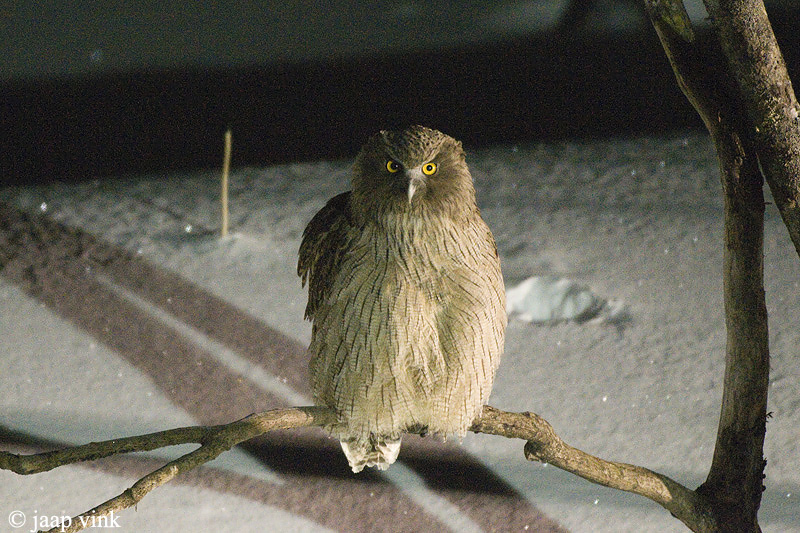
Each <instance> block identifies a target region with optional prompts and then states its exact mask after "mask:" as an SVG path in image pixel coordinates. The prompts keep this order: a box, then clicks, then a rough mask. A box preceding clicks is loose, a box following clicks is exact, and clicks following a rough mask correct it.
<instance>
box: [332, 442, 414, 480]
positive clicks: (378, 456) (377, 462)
mask: <svg viewBox="0 0 800 533" xmlns="http://www.w3.org/2000/svg"><path fill="white" fill-rule="evenodd" d="M340 443H341V444H342V450H343V451H344V454H345V456H346V457H347V462H348V463H350V468H352V469H353V472H354V473H358V472H361V471H362V470H364V467H365V466H374V467H376V468H377V469H378V470H386V469H387V468H389V465H391V464H392V463H394V462H395V461H396V460H397V454H398V453H400V438H397V439H393V438H390V437H382V436H377V435H370V436H369V440H367V441H363V440H357V439H348V440H343V441H340Z"/></svg>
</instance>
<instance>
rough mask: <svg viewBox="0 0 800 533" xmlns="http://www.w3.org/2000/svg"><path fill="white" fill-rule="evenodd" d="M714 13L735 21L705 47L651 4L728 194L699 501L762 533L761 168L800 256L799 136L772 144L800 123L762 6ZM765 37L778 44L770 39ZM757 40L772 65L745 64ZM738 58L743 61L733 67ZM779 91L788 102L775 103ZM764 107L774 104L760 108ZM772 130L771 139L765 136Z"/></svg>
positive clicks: (720, 22) (745, 4) (739, 2)
mask: <svg viewBox="0 0 800 533" xmlns="http://www.w3.org/2000/svg"><path fill="white" fill-rule="evenodd" d="M706 4H707V6H708V7H709V12H712V17H713V16H714V13H716V14H719V13H721V12H722V11H724V10H722V9H721V8H720V4H725V9H727V10H730V9H732V8H734V7H735V8H736V10H735V11H736V15H735V17H734V16H733V15H731V13H726V17H727V18H726V17H723V18H719V17H716V18H714V29H715V32H714V34H713V35H712V36H710V38H707V39H705V40H701V39H699V38H696V37H695V36H694V34H693V32H692V31H691V29H690V22H689V19H688V17H687V16H686V13H685V10H684V8H683V4H682V2H681V1H680V0H645V6H646V7H647V10H648V14H649V15H650V18H651V20H652V21H653V25H654V26H655V29H656V32H657V33H658V36H659V38H660V40H661V44H662V45H663V47H664V50H665V52H666V55H667V57H668V58H669V60H670V63H671V65H672V68H673V71H674V72H675V76H676V78H677V80H678V85H679V86H680V87H681V89H682V90H683V92H684V94H686V97H687V99H688V100H689V101H690V102H691V103H692V105H693V106H694V107H695V109H696V110H697V112H698V114H699V115H700V117H701V118H702V119H703V122H704V123H705V125H706V127H707V128H708V131H709V133H710V134H711V137H712V139H713V141H714V145H715V148H716V150H717V157H718V160H719V167H720V176H721V181H722V190H723V193H724V203H725V241H724V242H725V247H724V257H723V285H724V294H725V325H726V329H727V333H728V335H727V346H726V356H725V380H724V388H723V399H722V412H721V415H720V422H719V429H718V432H717V443H716V447H715V449H714V459H713V461H712V465H711V469H710V471H709V475H708V478H707V480H706V482H705V483H704V484H703V485H701V486H700V487H699V488H698V489H697V494H700V495H702V496H704V497H705V498H706V499H707V501H708V502H709V503H710V504H711V506H712V508H713V512H714V515H715V517H716V520H717V523H718V524H719V525H718V531H731V532H734V531H736V532H747V531H753V532H757V531H760V528H759V526H758V518H757V514H758V508H759V506H760V504H761V493H762V479H763V472H764V460H763V449H764V434H765V431H766V414H767V412H766V405H767V391H768V385H769V346H768V335H767V311H766V303H765V301H764V286H763V279H764V276H763V269H764V265H763V232H764V197H763V192H762V185H763V178H762V176H761V172H760V170H759V157H761V162H762V165H765V166H770V167H771V168H772V170H771V172H772V173H773V181H775V182H776V184H777V185H779V186H780V187H783V188H782V189H780V190H777V192H776V188H775V187H773V193H774V194H776V202H778V198H777V195H778V194H783V195H784V196H783V199H782V200H780V202H782V205H783V207H781V205H780V204H779V208H781V213H782V215H783V217H784V221H785V222H786V225H787V228H788V229H789V233H790V235H792V239H793V240H794V241H795V246H796V247H798V243H800V238H799V237H800V226H797V225H794V224H795V223H796V222H800V218H796V217H797V216H798V214H800V211H798V212H795V211H793V209H794V207H797V205H796V200H792V199H791V198H789V197H787V195H789V196H791V195H790V193H791V191H790V190H789V189H787V187H786V185H787V184H790V183H791V180H794V182H793V183H794V185H793V186H794V187H795V189H797V179H798V178H800V173H798V169H800V166H799V165H800V136H798V137H796V138H795V141H794V145H792V146H790V145H788V144H786V143H790V142H791V141H792V139H791V137H787V138H786V139H781V140H780V142H778V141H777V140H776V139H775V138H774V137H773V135H774V134H776V133H777V132H778V130H780V131H782V132H783V133H786V134H789V133H790V132H789V131H788V130H790V129H792V126H791V124H788V123H787V120H789V119H790V118H791V110H794V119H796V118H797V113H796V106H797V102H796V101H795V100H794V93H793V92H792V91H791V83H790V82H789V78H788V75H787V74H786V69H785V66H784V65H783V59H782V58H781V57H780V51H779V50H778V48H777V44H775V43H774V36H772V29H771V28H770V27H769V22H768V21H767V20H766V14H765V13H763V17H762V12H763V5H760V4H761V2H760V0H756V1H752V0H733V1H730V0H722V1H720V2H717V0H707V1H706ZM756 4H759V5H756ZM676 13H678V14H679V15H675V14H676ZM681 13H682V15H680V14H681ZM748 17H749V20H751V23H750V24H751V25H750V26H749V27H745V26H746V24H744V23H743V21H744V20H745V19H748ZM732 18H737V20H735V21H734V20H732ZM737 24H738V25H739V26H736V25H737ZM743 24H744V25H743ZM687 28H688V29H687ZM767 30H768V34H769V37H771V41H770V39H769V38H768V37H767V36H766V35H765V34H766V33H767ZM754 32H760V34H759V35H756V34H755V33H754ZM746 33H747V34H748V35H744V34H746ZM755 41H758V46H760V48H757V49H758V50H761V53H764V54H768V55H769V59H768V60H765V59H764V58H760V59H758V60H756V58H754V57H749V56H747V54H752V50H751V48H752V47H753V46H755V44H754V43H755ZM723 49H724V50H725V53H723ZM744 49H747V52H746V53H745V52H744ZM732 54H733V55H735V54H739V56H737V57H736V58H735V60H731V55H732ZM726 55H727V60H726ZM764 61H766V62H767V64H768V66H769V68H771V69H773V72H771V73H770V76H769V79H768V80H767V81H765V82H764V83H766V85H764V83H761V82H758V83H757V82H755V81H754V80H753V79H750V78H749V77H750V76H752V75H753V72H754V71H753V69H756V70H757V69H758V68H767V67H765V65H764ZM745 86H747V87H745ZM776 86H780V89H779V90H778V89H776ZM755 87H760V88H759V89H758V90H759V91H762V90H763V91H773V92H772V93H768V92H766V93H764V94H762V95H760V96H758V97H756V95H755V94H753V93H752V92H750V93H748V92H747V91H752V90H753V89H754V88H755ZM775 91H777V92H779V93H780V94H774V93H775ZM759 98H761V99H764V100H770V102H768V103H764V102H761V101H759ZM765 113H770V114H769V115H766V114H765ZM789 122H791V120H789ZM797 126H798V125H797V124H796V123H795V125H794V127H795V129H796V130H798V131H797V132H796V133H800V128H797ZM764 128H767V129H768V130H769V131H770V133H768V134H765V133H764V132H763V131H761V130H762V129H764ZM772 143H777V144H772ZM790 160H791V161H790ZM793 168H794V169H795V170H792V169H793ZM782 172H789V174H782ZM791 172H794V175H793V176H792V175H791ZM795 198H800V196H795ZM793 205H794V207H793ZM798 250H799V251H800V247H798Z"/></svg>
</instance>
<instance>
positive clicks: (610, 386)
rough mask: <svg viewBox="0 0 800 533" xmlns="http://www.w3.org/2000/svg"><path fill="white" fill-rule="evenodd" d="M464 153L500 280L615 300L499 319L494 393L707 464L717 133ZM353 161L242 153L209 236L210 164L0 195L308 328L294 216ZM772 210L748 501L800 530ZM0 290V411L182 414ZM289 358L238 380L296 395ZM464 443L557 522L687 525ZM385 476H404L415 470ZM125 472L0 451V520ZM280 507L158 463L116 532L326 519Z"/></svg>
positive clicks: (508, 449)
mask: <svg viewBox="0 0 800 533" xmlns="http://www.w3.org/2000/svg"><path fill="white" fill-rule="evenodd" d="M467 148H469V147H467ZM234 157H235V154H234ZM468 163H469V164H470V168H471V170H472V173H473V176H474V178H475V182H476V187H477V190H478V200H479V204H480V206H481V210H482V213H483V216H484V218H485V219H486V221H487V222H488V224H489V226H490V227H491V228H492V230H493V232H494V235H495V238H496V240H497V242H498V246H499V250H500V254H501V258H502V262H503V272H504V276H505V280H506V285H507V287H512V286H514V285H516V284H518V283H519V282H521V281H522V280H524V279H526V278H528V277H530V276H553V277H556V278H565V279H569V280H572V281H574V282H575V283H578V284H580V285H581V286H585V287H588V288H589V289H590V290H591V291H592V292H593V294H595V295H596V296H597V297H598V298H602V299H606V300H614V301H615V302H617V303H620V304H621V305H623V306H624V312H622V313H619V314H617V315H615V319H614V320H608V321H602V320H597V321H588V322H580V323H576V322H573V321H560V322H557V323H553V324H545V325H542V324H531V323H527V322H524V321H522V320H519V319H516V318H512V320H511V321H510V323H509V328H508V333H507V341H506V353H505V355H504V359H503V362H502V365H501V367H500V370H499V374H498V377H497V381H496V384H495V387H494V391H493V394H492V397H491V400H490V403H491V404H492V405H493V406H495V407H498V408H501V409H506V410H512V411H525V410H529V411H534V412H536V413H538V414H540V415H542V416H543V417H545V418H546V419H547V420H548V421H549V422H550V423H551V424H552V425H553V426H554V427H555V429H556V430H557V431H558V432H559V434H560V435H561V436H562V437H563V438H564V439H565V440H566V441H567V442H568V443H570V444H571V445H573V446H576V447H578V448H581V449H583V450H585V451H587V452H589V453H592V454H595V455H598V456H600V457H603V458H606V459H611V460H617V461H624V462H628V463H634V464H638V465H642V466H646V467H648V468H650V469H653V470H656V471H659V472H661V473H664V474H667V475H669V476H671V477H672V478H674V479H676V480H677V481H679V482H681V483H683V484H685V485H688V486H690V487H695V486H697V485H698V484H700V483H701V482H702V481H703V480H704V477H705V473H706V472H707V470H708V466H709V464H710V461H711V456H712V452H713V447H714V439H715V435H716V425H717V418H718V413H719V406H720V399H721V394H722V375H723V368H724V361H723V359H724V343H725V330H724V322H723V314H722V280H721V276H720V270H721V261H722V246H721V242H722V201H721V195H720V186H719V175H718V171H717V167H716V159H715V156H714V153H713V148H712V146H711V144H710V142H709V141H708V140H707V138H706V137H705V136H700V135H694V134H692V135H687V136H676V137H668V138H641V139H632V140H631V139H623V140H609V141H602V142H583V143H571V142H563V143H550V144H531V145H520V146H498V147H494V148H490V149H484V150H480V151H474V152H470V153H468ZM349 165H350V162H349V161H334V162H308V163H297V164H291V165H282V166H276V167H270V168H263V169H262V168H238V169H235V171H234V172H233V175H232V177H231V191H230V197H231V217H232V218H231V219H232V231H233V235H232V236H231V237H229V238H227V239H226V240H220V239H219V238H218V237H217V232H218V226H219V222H218V218H219V208H218V197H219V176H218V172H217V171H216V170H213V171H208V172H204V173H198V174H193V175H169V176H165V175H150V176H120V177H119V178H118V179H114V180H103V181H101V182H86V183H83V184H79V185H70V186H65V185H49V186H39V187H27V188H13V189H11V188H6V189H0V200H2V201H3V202H7V203H8V204H10V205H13V206H15V207H16V208H19V209H21V210H23V211H26V212H30V213H38V214H40V215H41V214H45V215H46V216H47V217H49V218H51V219H53V220H55V221H58V222H61V223H63V224H65V225H67V226H70V227H75V228H80V229H81V230H82V231H85V232H88V233H90V234H93V235H95V236H97V237H99V238H101V239H104V240H105V241H108V242H110V243H112V244H114V245H117V246H120V247H122V248H125V249H127V250H130V251H132V252H134V253H135V254H138V255H140V256H141V257H143V258H145V259H147V260H148V261H150V262H152V263H155V264H156V265H159V266H160V267H162V268H164V269H166V270H168V271H171V272H174V273H176V274H177V275H179V276H180V277H181V278H183V279H186V280H191V281H192V282H193V283H195V284H197V285H198V286H200V287H202V288H203V289H204V290H206V291H208V292H210V293H211V294H213V295H216V296H218V297H219V298H221V299H224V301H226V302H228V303H230V304H231V305H232V306H234V307H236V308H238V309H241V310H243V311H245V312H246V313H249V314H250V315H252V316H253V317H255V318H257V319H258V320H260V321H262V322H263V323H265V324H267V325H269V326H270V327H272V328H274V329H275V330H278V331H279V332H282V333H283V334H285V335H286V336H288V337H290V338H291V339H294V340H296V341H298V342H300V343H302V344H305V343H307V342H308V340H309V337H310V326H309V324H308V323H306V322H304V321H303V309H304V306H305V302H306V296H305V292H304V290H303V289H302V288H301V286H300V281H299V279H298V278H297V276H296V274H295V264H296V254H297V249H298V246H299V241H300V236H301V233H302V231H303V228H304V227H305V224H307V222H308V221H309V220H310V219H311V217H312V216H313V214H314V213H315V212H316V211H317V210H318V209H319V208H320V207H322V205H324V203H325V201H326V200H327V199H328V198H330V197H331V196H333V195H335V194H336V193H338V192H341V191H344V190H347V189H348V170H349ZM766 216H767V220H766V235H765V260H766V261H765V265H766V266H765V283H766V297H767V306H768V310H769V317H770V347H771V353H772V374H771V380H770V385H771V386H770V404H769V409H770V411H772V418H771V419H770V421H769V423H768V427H767V439H766V445H765V447H766V450H765V455H766V458H767V460H768V463H767V469H766V475H767V478H766V492H765V493H764V500H763V504H762V510H761V514H760V518H761V524H762V527H763V529H764V531H765V532H770V533H778V532H792V531H794V532H800V468H798V465H800V446H799V445H798V438H799V435H800V434H799V433H798V431H800V430H798V428H800V379H798V378H800V366H798V365H799V363H800V358H798V355H800V353H799V350H800V348H798V346H800V328H798V318H797V317H798V316H800V259H798V257H797V255H796V254H795V253H794V250H793V248H792V246H791V243H790V241H789V239H788V236H787V233H786V230H785V228H784V227H783V225H782V222H781V220H780V217H779V215H778V213H777V210H776V209H775V208H774V206H772V205H768V206H767V214H766ZM101 282H102V280H101ZM104 283H107V284H108V285H109V287H111V288H112V289H113V291H115V294H117V295H118V296H119V297H120V298H122V299H123V300H125V301H129V302H132V303H133V304H134V305H136V306H139V307H140V308H142V309H143V310H144V312H145V313H148V314H149V315H151V316H153V317H155V319H157V320H160V321H162V322H165V323H167V324H168V325H169V327H171V328H173V329H176V330H179V331H180V332H181V334H182V335H184V336H188V337H191V338H193V339H194V342H197V343H201V344H202V343H205V346H206V348H207V349H208V350H209V351H211V352H215V351H216V352H220V353H223V352H224V354H223V355H221V356H220V357H223V358H224V357H227V359H226V360H227V363H225V364H228V365H234V366H235V365H236V364H238V363H237V362H236V361H238V360H237V359H236V357H237V356H236V354H230V353H227V352H225V348H224V347H217V346H214V345H213V340H209V339H207V338H204V337H203V336H202V334H200V333H197V332H192V331H190V330H191V328H189V327H187V326H185V325H182V324H181V323H180V321H178V320H176V319H174V318H170V317H167V316H161V315H159V313H160V311H159V310H158V309H156V308H154V307H153V306H148V304H147V302H142V301H139V300H137V296H136V295H135V294H131V293H130V292H129V291H127V290H126V289H125V288H121V287H118V286H117V285H115V284H114V282H113V280H106V281H104ZM0 309H2V311H0V339H2V341H0V342H2V344H0V388H1V390H3V391H4V393H3V395H2V396H0V425H2V426H5V427H7V428H9V429H11V430H15V431H19V432H22V433H25V434H28V435H32V436H35V437H39V438H44V439H51V440H54V441H58V442H73V443H80V442H87V441H90V440H101V439H105V438H111V437H114V436H121V435H127V434H134V433H143V432H149V431H155V430H159V429H165V428H168V427H174V426H179V425H187V424H192V423H195V421H194V420H193V418H192V416H191V415H190V414H188V413H187V412H186V411H185V410H182V409H181V408H180V407H179V406H177V405H176V404H175V403H174V402H171V401H170V400H169V399H168V398H166V397H165V396H164V394H163V390H162V389H161V388H160V387H159V386H158V384H156V383H154V381H153V379H152V378H151V377H148V376H146V375H144V374H142V373H141V371H140V370H139V369H138V368H136V367H135V366H133V365H131V364H130V363H128V362H127V361H125V360H123V359H122V358H120V357H117V356H116V355H115V353H114V350H113V349H112V348H110V347H109V346H108V345H107V344H105V343H103V342H98V340H97V339H96V338H95V337H94V336H92V335H91V334H89V333H87V332H86V331H85V330H84V329H81V328H79V327H76V326H74V325H73V324H71V323H68V322H67V321H65V320H64V319H63V318H62V317H61V316H60V315H59V314H58V313H56V312H54V311H53V309H52V307H48V306H45V305H44V304H43V303H41V302H39V301H37V299H36V297H35V295H32V294H29V293H26V292H24V291H23V290H21V289H20V288H19V287H18V286H17V284H16V283H15V282H14V281H13V278H12V279H9V278H8V277H4V276H3V273H2V272H0ZM170 320H172V322H170ZM181 328H184V330H185V331H184V330H182V329H181ZM192 335H194V336H195V337H192ZM225 354H227V355H225ZM281 377H282V376H269V375H264V372H263V371H262V372H261V374H258V375H256V374H255V373H254V374H252V376H249V377H246V379H251V380H253V381H259V383H261V384H262V385H263V386H264V387H266V388H270V390H271V391H272V393H273V394H276V395H277V396H279V397H282V398H284V399H286V400H287V402H289V403H294V402H301V401H303V400H306V401H307V399H306V398H304V397H303V394H304V392H303V391H299V390H297V387H294V388H293V386H292V382H291V379H289V380H288V383H287V380H286V379H280V378H281ZM463 447H464V448H465V449H466V450H467V451H468V452H470V453H471V454H472V455H473V456H475V457H477V458H479V459H480V460H481V461H483V462H484V464H485V465H487V466H488V467H489V468H491V469H492V470H493V471H494V472H495V473H497V475H499V476H500V477H501V478H502V479H503V480H504V481H505V482H506V483H507V484H509V485H511V486H512V487H514V488H515V489H516V490H518V491H519V492H520V493H521V494H523V495H524V496H525V497H526V498H528V499H529V500H530V502H532V503H533V504H534V505H535V506H536V507H538V508H539V509H541V510H543V511H544V512H545V513H546V514H548V515H549V516H550V517H551V518H553V519H555V520H556V521H558V522H559V523H561V524H562V525H564V526H565V527H566V528H568V529H570V530H571V531H575V532H627V531H629V532H670V531H676V532H677V531H685V528H684V527H683V526H682V525H681V524H680V523H679V522H678V521H676V520H675V519H674V518H672V517H671V516H669V514H668V513H667V512H666V511H664V510H663V509H662V508H660V507H658V506H657V505H655V504H653V503H651V502H649V501H647V500H644V499H642V498H640V497H637V496H633V495H629V494H625V493H621V492H617V491H613V490H610V489H605V488H603V487H599V486H596V485H592V484H590V483H588V482H586V481H584V480H582V479H579V478H576V477H574V476H571V475H569V474H566V473H564V472H561V471H559V470H557V469H555V468H553V467H548V466H543V465H539V464H536V463H528V462H526V461H525V460H524V458H523V456H522V443H521V442H519V441H511V440H506V439H502V438H499V437H492V436H486V435H468V436H467V438H465V439H464V442H463ZM227 455H228V456H227V457H225V458H223V459H220V460H219V461H222V463H220V464H219V465H218V468H223V469H230V470H232V471H235V472H239V473H242V474H243V475H245V476H254V477H257V478H263V479H269V478H270V476H274V475H275V474H273V473H272V472H269V471H267V469H265V468H262V467H261V466H260V464H259V463H256V462H255V461H253V460H252V458H250V456H248V455H247V453H245V452H244V451H234V452H232V453H230V454H227ZM401 457H402V456H401ZM389 472H392V470H391V469H390V470H389ZM396 477H397V475H396ZM399 477H403V474H402V472H401V474H399ZM406 477H408V476H406ZM396 482H397V483H399V484H400V485H403V486H404V487H406V489H404V490H410V491H412V492H413V490H414V489H413V488H411V489H409V488H408V487H409V486H411V485H413V483H414V481H413V480H412V481H408V480H405V481H403V480H400V481H397V480H396ZM130 483H131V480H130V479H126V478H122V477H119V476H115V475H113V474H112V473H108V472H106V471H98V470H92V469H90V468H87V467H84V466H71V467H67V468H63V469H59V470H56V471H55V472H52V473H47V474H40V475H37V476H31V477H19V476H16V475H14V474H11V473H8V472H0V502H2V503H1V504H0V512H2V513H3V514H2V516H0V520H3V521H5V520H6V516H10V513H11V511H12V510H20V511H23V512H24V513H26V516H27V517H28V519H29V520H28V522H27V525H26V526H25V527H24V528H18V529H12V530H24V531H27V530H30V529H31V527H33V524H32V522H31V520H32V519H33V517H34V516H43V515H53V514H63V513H66V514H76V513H78V512H81V511H84V510H86V509H88V508H90V507H92V506H93V505H96V504H98V503H100V502H101V501H103V500H104V499H106V498H108V497H110V496H112V495H114V494H116V493H118V492H119V491H121V490H123V489H124V488H126V487H127V486H129V485H130ZM442 509H444V511H442ZM446 511H447V507H446V506H444V507H440V508H439V512H446ZM281 513H283V514H287V513H286V512H285V511H282V510H279V509H276V508H274V507H268V506H261V505H256V504H255V503H254V502H252V501H250V500H248V499H246V498H239V497H237V496H236V495H232V494H227V493H220V492H218V491H214V490H211V489H208V488H203V487H193V486H185V485H175V484H172V485H168V486H165V487H162V488H160V489H158V490H157V491H156V492H154V493H152V494H151V495H149V496H147V498H146V499H145V500H143V502H142V503H141V504H140V505H139V507H138V511H133V510H127V511H125V512H124V513H123V514H122V515H120V518H119V522H120V524H121V525H123V526H124V527H125V528H124V529H123V530H125V531H157V530H158V531H161V530H199V529H203V530H220V531H221V530H227V531H251V530H253V531H255V530H257V527H258V524H262V525H263V524H264V523H265V522H264V521H270V522H274V521H275V520H278V521H281V520H283V519H284V518H285V520H286V521H285V522H280V523H286V524H289V525H287V526H286V530H293V531H296V530H302V529H303V528H305V529H307V530H319V528H318V527H317V526H315V525H314V524H312V523H310V522H308V521H305V520H304V519H302V518H297V517H291V516H287V517H283V518H281V516H282V515H281ZM154 524H156V525H155V526H154ZM462 526H463V524H462V525H461V526H459V525H458V520H454V521H451V527H453V528H454V529H458V528H460V527H462ZM464 528H466V526H464ZM464 528H462V530H465V529H464ZM0 529H2V530H5V523H4V525H3V526H0Z"/></svg>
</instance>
